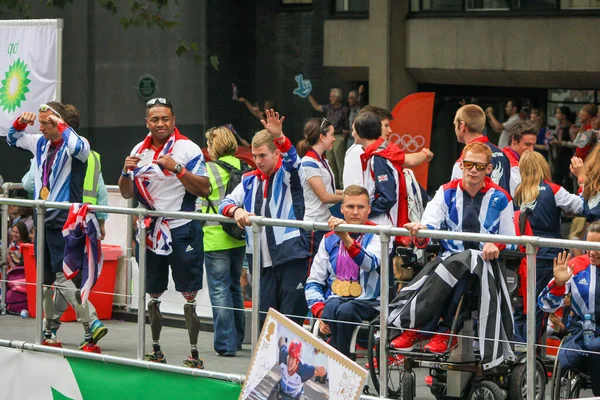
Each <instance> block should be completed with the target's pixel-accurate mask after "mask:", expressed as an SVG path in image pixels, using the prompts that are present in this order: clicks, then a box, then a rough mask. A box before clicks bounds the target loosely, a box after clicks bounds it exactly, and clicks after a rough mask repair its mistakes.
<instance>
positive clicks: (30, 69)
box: [0, 20, 62, 136]
mask: <svg viewBox="0 0 600 400" xmlns="http://www.w3.org/2000/svg"><path fill="white" fill-rule="evenodd" d="M59 23H61V24H62V21H60V20H13V21H0V136H6V135H7V133H8V129H9V128H10V127H11V126H12V123H13V121H14V120H15V119H16V118H17V117H18V116H19V115H20V114H21V113H22V112H23V111H31V112H35V113H37V111H38V107H39V106H40V104H43V103H46V102H49V101H52V100H55V99H56V93H57V85H59V84H60V82H58V79H59V78H58V76H59V75H58V30H59V28H58V27H59ZM38 130H39V125H38V124H37V121H36V123H35V124H34V125H33V126H30V127H28V128H27V131H28V132H30V133H37V132H38Z"/></svg>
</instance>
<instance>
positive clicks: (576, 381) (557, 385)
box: [551, 338, 592, 400]
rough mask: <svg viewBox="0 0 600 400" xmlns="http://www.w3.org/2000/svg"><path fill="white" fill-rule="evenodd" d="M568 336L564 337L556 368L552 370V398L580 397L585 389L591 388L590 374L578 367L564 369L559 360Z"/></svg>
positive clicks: (556, 360) (557, 399)
mask: <svg viewBox="0 0 600 400" xmlns="http://www.w3.org/2000/svg"><path fill="white" fill-rule="evenodd" d="M565 339H566V338H563V339H562V340H561V342H560V345H559V347H558V352H557V353H556V358H555V359H554V368H553V370H552V386H551V391H552V399H553V400H562V399H578V398H579V397H580V395H581V392H582V391H583V390H589V389H591V386H592V384H591V379H590V376H589V375H587V374H585V373H584V372H582V371H578V370H576V369H569V370H563V368H562V367H561V366H560V363H559V362H558V353H559V352H560V350H561V347H562V344H563V342H564V341H565Z"/></svg>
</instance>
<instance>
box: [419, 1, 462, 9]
mask: <svg viewBox="0 0 600 400" xmlns="http://www.w3.org/2000/svg"><path fill="white" fill-rule="evenodd" d="M421 5H422V7H423V8H422V9H423V10H433V11H435V10H462V9H463V5H464V0H422V3H421Z"/></svg>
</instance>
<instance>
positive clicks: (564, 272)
mask: <svg viewBox="0 0 600 400" xmlns="http://www.w3.org/2000/svg"><path fill="white" fill-rule="evenodd" d="M569 261H571V254H570V253H569V252H568V251H563V252H562V253H560V254H559V255H558V257H556V258H555V259H554V267H553V270H552V272H554V283H556V284H557V285H558V286H563V285H564V284H565V283H567V281H568V280H569V279H571V277H572V276H573V272H572V271H571V269H570V268H569Z"/></svg>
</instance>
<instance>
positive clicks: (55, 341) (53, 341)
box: [42, 339, 62, 348]
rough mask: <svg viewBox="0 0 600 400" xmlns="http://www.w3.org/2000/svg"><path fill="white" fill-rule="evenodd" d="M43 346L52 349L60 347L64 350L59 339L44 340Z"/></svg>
mask: <svg viewBox="0 0 600 400" xmlns="http://www.w3.org/2000/svg"><path fill="white" fill-rule="evenodd" d="M42 346H50V347H60V348H62V344H61V343H60V340H58V339H44V340H43V341H42Z"/></svg>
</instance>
